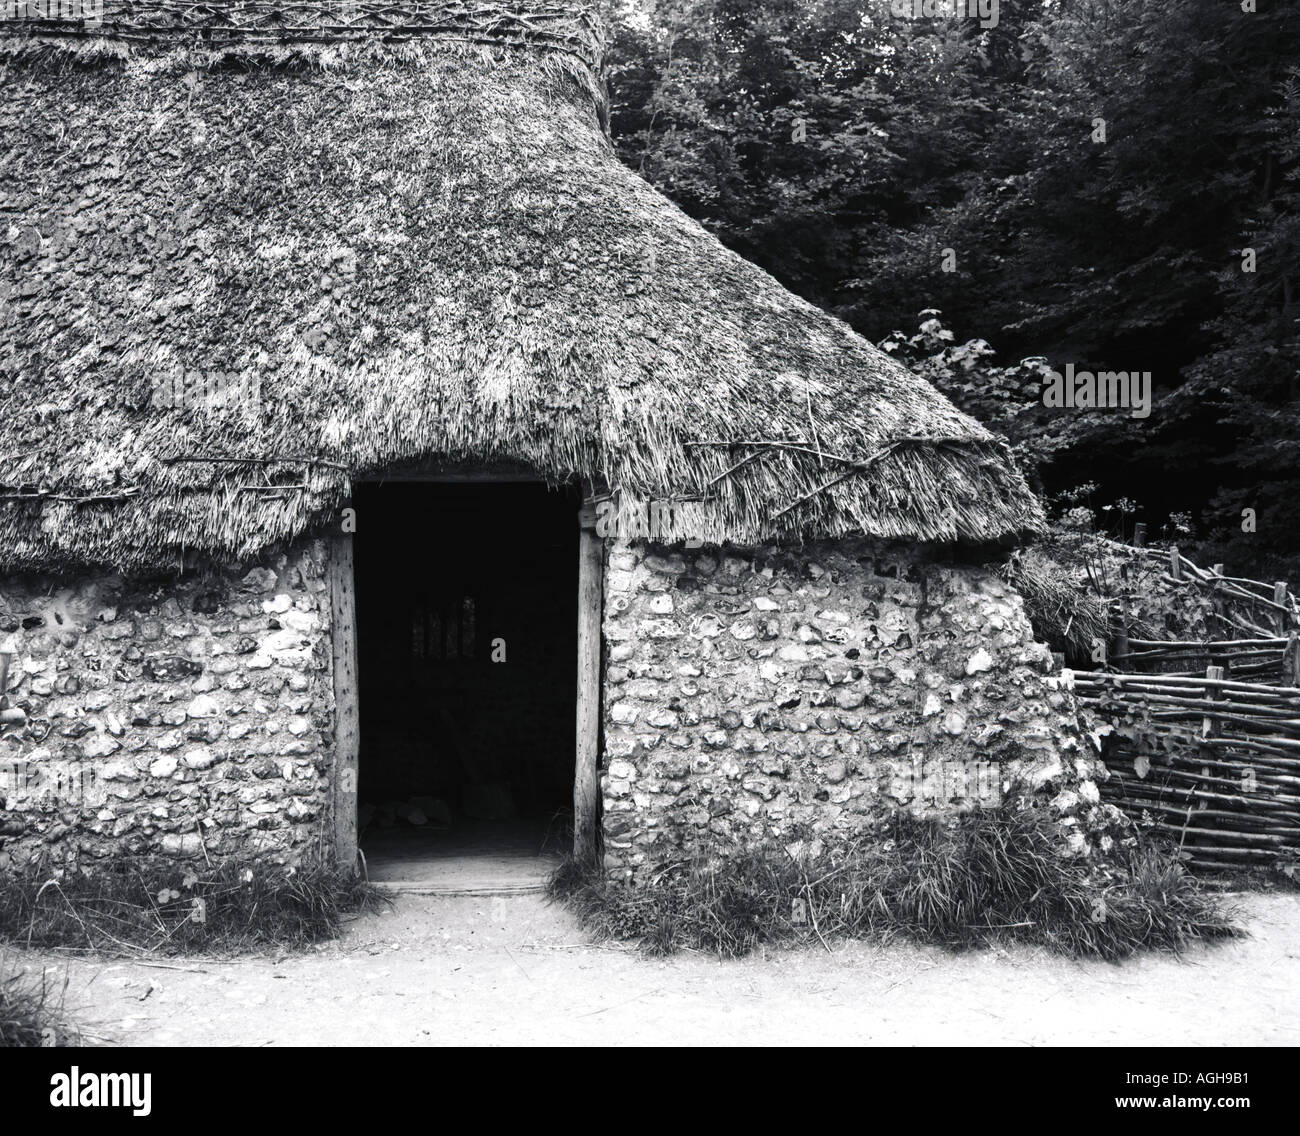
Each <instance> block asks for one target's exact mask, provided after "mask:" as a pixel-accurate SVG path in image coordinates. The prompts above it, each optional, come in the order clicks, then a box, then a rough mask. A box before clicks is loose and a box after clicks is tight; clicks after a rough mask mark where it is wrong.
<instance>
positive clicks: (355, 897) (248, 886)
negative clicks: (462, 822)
mask: <svg viewBox="0 0 1300 1136" xmlns="http://www.w3.org/2000/svg"><path fill="white" fill-rule="evenodd" d="M387 902H388V900H387V899H386V898H385V897H384V895H383V893H382V892H380V891H379V890H378V889H377V888H375V887H374V886H373V885H371V884H368V883H366V882H364V881H362V880H360V879H358V878H356V877H355V876H353V875H351V874H350V873H348V872H343V871H339V870H336V869H333V868H324V867H309V868H297V869H294V868H285V867H279V866H266V865H258V864H247V863H241V862H229V863H225V864H221V865H217V866H214V867H207V868H197V867H190V866H186V865H182V864H177V863H176V862H175V861H173V860H167V859H162V858H156V859H155V858H145V859H135V860H122V861H115V862H108V863H105V864H97V865H95V867H94V868H93V869H90V870H80V869H65V868H59V867H55V866H52V865H51V864H49V863H46V862H43V861H36V862H32V863H30V864H28V865H26V866H19V867H15V868H13V869H10V870H8V871H6V872H5V873H4V874H3V875H0V942H7V943H9V944H11V945H13V946H18V947H59V948H71V949H74V950H75V949H82V950H85V951H88V952H109V953H121V952H126V953H129V954H142V953H156V954H186V953H204V954H208V953H218V954H221V953H230V954H237V953H241V952H244V951H249V950H257V949H263V948H267V947H275V948H283V949H290V950H292V949H295V948H301V947H306V946H310V945H311V944H313V943H318V942H322V941H324V940H327V939H332V938H334V937H336V936H337V935H338V933H339V931H340V929H341V928H342V925H343V922H344V920H345V918H346V917H347V916H349V915H354V914H360V913H362V912H366V911H372V910H375V909H376V908H377V907H379V906H380V905H381V904H384V903H387Z"/></svg>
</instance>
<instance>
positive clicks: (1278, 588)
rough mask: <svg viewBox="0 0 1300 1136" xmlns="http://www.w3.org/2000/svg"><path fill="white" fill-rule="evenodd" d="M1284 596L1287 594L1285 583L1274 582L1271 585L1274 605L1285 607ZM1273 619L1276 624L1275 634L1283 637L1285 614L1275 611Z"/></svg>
mask: <svg viewBox="0 0 1300 1136" xmlns="http://www.w3.org/2000/svg"><path fill="white" fill-rule="evenodd" d="M1286 594H1287V582H1286V581H1285V580H1277V581H1276V582H1274V584H1273V602H1274V603H1275V604H1282V605H1283V606H1285V605H1286ZM1273 619H1274V621H1275V622H1276V623H1277V633H1278V634H1279V635H1285V634H1286V624H1287V619H1286V612H1285V611H1275V612H1274V613H1273Z"/></svg>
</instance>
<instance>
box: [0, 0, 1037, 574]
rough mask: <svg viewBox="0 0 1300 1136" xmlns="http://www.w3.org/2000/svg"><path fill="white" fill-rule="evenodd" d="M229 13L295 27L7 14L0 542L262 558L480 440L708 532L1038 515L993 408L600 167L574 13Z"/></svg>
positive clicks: (603, 142)
mask: <svg viewBox="0 0 1300 1136" xmlns="http://www.w3.org/2000/svg"><path fill="white" fill-rule="evenodd" d="M218 7H220V6H218ZM235 7H242V8H244V9H258V8H276V9H277V10H280V11H281V12H287V13H289V15H290V16H292V19H289V18H287V17H286V18H281V19H280V20H279V23H278V24H277V22H276V20H275V19H272V18H270V17H269V16H267V14H266V13H262V16H261V18H259V19H258V20H255V21H252V22H251V23H250V24H249V26H248V27H246V28H244V30H242V31H241V25H240V24H239V21H238V20H236V19H235V18H234V17H231V16H220V17H218V16H213V17H212V18H211V19H210V20H208V21H207V22H205V19H206V18H205V17H203V12H205V11H211V6H208V5H187V4H176V5H165V4H148V3H143V2H141V3H133V4H114V3H112V2H111V0H110V2H109V3H108V4H107V5H106V10H105V14H104V18H103V23H102V26H100V27H98V28H86V27H84V26H81V25H77V26H73V25H67V26H66V27H62V28H60V27H54V26H52V25H50V24H49V22H48V21H46V22H39V21H38V22H36V23H32V22H31V21H26V22H25V21H21V20H20V21H9V22H4V23H0V85H2V86H3V88H4V90H5V99H4V100H3V102H2V103H0V202H3V204H4V206H5V209H6V211H5V213H4V214H3V218H2V219H0V399H2V400H3V401H2V402H0V564H2V565H4V566H6V567H9V568H36V567H47V566H49V565H52V564H60V563H103V564H112V565H118V566H123V567H142V566H153V565H159V564H163V563H173V564H174V563H175V562H176V558H177V555H178V553H184V552H185V551H203V552H211V553H218V554H228V555H247V554H250V553H253V552H255V551H257V550H258V549H260V548H261V547H263V546H265V545H267V544H268V543H270V542H273V541H277V540H285V539H289V538H292V537H294V536H296V535H298V534H300V533H302V532H305V531H307V530H309V529H311V528H312V527H313V526H317V525H319V524H322V523H324V522H327V521H330V520H334V519H336V518H337V516H338V510H339V509H340V507H341V506H343V505H344V504H346V502H347V499H348V496H349V493H350V486H351V482H352V480H353V479H355V478H357V477H361V476H367V475H373V474H375V473H377V472H380V471H385V470H392V469H395V468H398V467H415V466H420V467H431V466H438V467H451V466H475V467H479V466H483V465H485V464H491V463H498V464H505V465H508V466H510V467H511V468H522V469H527V470H530V471H535V472H537V473H539V474H540V475H542V476H544V477H546V478H548V479H551V480H553V481H555V482H557V483H558V482H564V481H568V480H571V479H573V478H575V477H581V478H583V479H585V480H586V481H587V482H588V483H589V484H591V485H593V486H595V487H597V488H599V489H608V490H611V491H617V492H619V493H620V494H622V495H623V497H624V499H626V500H630V501H632V502H644V501H651V500H655V501H671V502H676V503H677V507H676V508H675V509H673V510H672V512H671V513H669V514H667V516H669V517H671V524H672V526H673V528H672V532H671V534H668V535H676V536H683V537H695V538H700V539H704V540H711V541H723V540H731V541H736V542H754V541H758V540H763V539H770V538H774V537H788V538H800V537H813V536H816V537H836V536H840V535H848V534H856V533H866V534H868V535H871V536H877V537H881V538H889V539H920V540H930V541H948V540H957V539H964V540H971V541H987V540H995V539H999V538H1003V537H1006V536H1008V535H1011V534H1016V533H1020V532H1024V531H1027V530H1033V529H1036V528H1037V527H1038V526H1039V525H1040V523H1041V513H1040V511H1039V506H1038V504H1037V502H1036V501H1035V499H1034V498H1033V496H1032V494H1031V493H1030V492H1029V490H1028V489H1027V487H1026V485H1025V483H1024V481H1023V479H1022V478H1021V476H1020V474H1019V473H1018V472H1016V471H1015V470H1014V468H1013V467H1012V466H1011V465H1010V463H1009V460H1008V458H1007V456H1006V453H1005V450H1004V449H1003V448H1002V446H1001V445H1000V444H999V443H998V441H997V440H996V439H995V438H994V437H993V436H992V435H991V434H990V433H989V432H988V431H987V430H985V429H984V428H983V427H981V426H980V425H979V424H977V423H976V422H974V421H973V420H972V419H970V418H968V417H966V416H965V415H963V414H961V413H960V412H958V411H957V410H956V409H955V408H954V407H952V406H951V405H950V404H949V403H948V402H947V401H946V400H945V399H944V398H943V397H942V396H940V395H939V394H938V393H936V392H935V391H934V390H933V389H932V388H931V387H929V386H928V385H927V384H926V383H924V382H922V381H920V380H919V379H917V378H916V377H915V376H913V375H912V374H911V373H910V372H908V371H906V370H905V369H904V368H902V367H901V366H900V365H898V364H896V363H894V362H893V361H892V360H890V359H889V358H887V357H886V356H885V355H884V354H883V353H881V352H880V351H878V350H876V349H875V348H874V347H872V346H871V345H870V344H869V343H867V342H865V341H864V340H862V339H861V338H859V337H858V336H856V335H854V334H853V333H852V332H851V331H850V330H849V329H848V327H846V326H845V325H844V324H843V323H841V322H839V321H838V320H836V319H834V318H832V317H831V316H829V315H827V314H825V313H824V312H821V311H819V310H818V309H816V308H814V307H812V306H811V305H809V304H807V303H805V302H803V301H802V300H800V299H798V298H796V297H794V296H792V295H791V294H790V293H788V292H786V291H785V290H784V289H783V288H781V287H780V285H778V284H777V283H776V282H775V281H774V280H772V279H771V278H770V277H769V276H768V275H766V274H765V273H764V272H762V271H761V270H760V269H758V268H756V267H755V266H753V265H752V264H749V263H747V262H746V261H744V260H742V259H741V258H739V257H738V256H736V255H734V254H733V253H731V252H729V251H727V250H726V249H725V248H723V247H722V246H721V245H720V244H719V242H718V241H716V240H715V239H714V238H713V237H712V236H710V235H709V234H708V233H707V232H705V230H703V229H702V228H701V227H700V226H699V225H697V224H696V223H695V222H693V221H691V220H690V219H689V218H687V217H686V216H685V215H684V214H682V213H681V212H680V211H679V210H678V209H677V208H676V207H675V206H673V205H672V204H671V203H670V202H668V201H667V200H666V199H665V198H663V197H662V196H661V195H659V194H658V193H657V192H655V191H654V190H653V189H652V188H651V187H650V186H648V185H647V184H645V183H644V182H643V181H642V180H641V179H639V178H638V177H637V176H636V175H635V174H634V173H632V172H630V171H629V170H627V169H625V168H624V167H623V166H621V165H620V164H619V162H618V161H617V159H616V157H615V155H614V153H613V150H612V147H611V146H610V144H609V141H608V139H607V138H606V136H605V134H604V131H603V129H602V125H601V118H602V111H601V103H602V97H603V96H602V93H601V86H600V83H599V80H598V77H597V74H596V72H595V71H594V70H593V68H592V66H591V63H592V61H593V60H594V59H595V58H596V56H595V54H594V53H595V39H594V35H595V32H594V30H593V25H592V24H591V23H590V21H589V20H588V19H587V18H586V17H585V16H583V15H581V13H578V14H574V13H571V12H569V11H568V10H567V9H565V8H556V7H554V6H549V7H548V6H544V5H537V6H532V5H530V6H525V7H520V6H518V5H498V6H496V8H493V7H492V6H485V5H475V6H472V7H471V6H467V5H462V4H424V5H415V6H410V7H409V8H407V9H403V8H402V6H393V5H384V6H382V7H381V6H379V5H371V6H370V7H367V6H366V5H356V4H353V5H348V4H315V5H297V4H285V5H280V6H276V5H257V4H252V5H243V6H235ZM358 9H360V10H362V11H363V13H365V12H369V13H370V16H366V17H364V18H363V17H359V16H358V15H357V11H358ZM181 10H183V12H182V14H181V15H179V16H178V15H176V13H177V12H178V11H181ZM150 11H153V12H154V17H153V20H154V25H155V26H154V27H153V28H152V29H151V28H150V27H148V26H146V25H148V24H149V18H148V13H149V12H150ZM403 11H406V12H407V14H406V15H405V16H403V15H401V13H402V12H403ZM494 11H495V12H496V13H497V17H496V18H493V17H492V13H493V12H494ZM376 12H379V13H381V14H380V15H375V13H376ZM395 12H396V13H397V14H396V15H394V13H395ZM115 13H116V15H115ZM160 13H161V14H160ZM168 13H171V17H169V18H166V19H165V18H164V16H166V15H167V14H168ZM382 13H388V15H387V16H382ZM295 21H296V22H295ZM530 29H531V30H530ZM63 33H67V34H63ZM791 144H792V145H796V144H798V143H793V142H792V143H791ZM181 375H191V376H193V375H199V376H204V377H206V380H207V389H206V394H204V395H203V396H202V397H194V396H193V391H194V389H195V384H194V383H193V382H192V381H191V383H190V386H189V387H188V388H187V389H188V390H189V391H190V394H189V395H188V396H187V397H183V398H180V399H176V398H169V399H159V397H158V392H159V390H160V389H167V390H172V391H173V393H174V390H175V381H176V377H177V376H181ZM212 376H218V378H219V381H216V382H215V383H214V382H213V379H212ZM250 377H253V378H255V379H256V382H255V383H250V381H249V379H250ZM200 385H201V384H200ZM259 388H260V397H257V398H253V397H251V396H250V394H249V392H250V391H251V390H254V389H259ZM232 391H233V392H236V393H234V394H232V393H231V392H232ZM790 506H793V507H792V508H791V507H790Z"/></svg>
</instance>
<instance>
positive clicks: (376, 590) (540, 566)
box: [353, 482, 579, 857]
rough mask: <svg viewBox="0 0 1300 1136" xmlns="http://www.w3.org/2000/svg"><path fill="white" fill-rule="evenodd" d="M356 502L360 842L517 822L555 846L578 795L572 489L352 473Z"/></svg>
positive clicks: (474, 831) (474, 832) (479, 840)
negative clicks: (381, 479) (357, 478)
mask: <svg viewBox="0 0 1300 1136" xmlns="http://www.w3.org/2000/svg"><path fill="white" fill-rule="evenodd" d="M354 504H355V507H356V517H357V533H356V537H355V538H354V542H353V543H354V549H355V552H354V555H355V564H356V587H357V591H356V602H357V653H358V671H359V683H360V691H359V695H360V711H361V754H360V769H359V775H360V776H359V780H358V826H359V828H360V830H361V832H360V838H361V847H362V850H363V851H364V852H365V853H366V855H367V857H372V856H373V854H374V853H375V852H382V851H384V850H385V849H391V848H392V847H394V842H397V843H399V844H401V845H402V847H403V849H405V851H404V852H403V853H402V854H404V855H407V854H409V850H410V847H411V842H412V841H413V840H418V841H422V842H429V841H433V842H434V843H436V842H437V841H439V840H442V842H443V844H444V845H451V844H456V845H457V846H459V847H461V848H466V847H476V846H487V847H491V846H492V844H493V842H494V841H500V842H506V843H508V842H516V843H517V842H518V841H519V839H520V834H521V833H523V834H524V842H525V843H531V842H532V840H533V835H532V834H540V837H543V838H544V842H545V843H546V844H547V845H549V846H550V847H551V848H553V849H554V848H559V847H560V846H561V845H562V844H563V843H564V841H565V839H566V833H567V832H568V831H571V819H570V818H571V814H572V808H573V771H574V733H573V731H574V703H575V698H576V677H575V676H576V670H577V545H578V524H577V510H578V505H579V500H578V497H577V494H576V491H574V492H568V491H562V490H550V489H547V487H546V486H544V485H540V484H535V483H521V482H516V483H497V484H476V483H438V482H390V483H387V484H381V485H362V486H358V488H357V492H356V496H355V501H354ZM440 834H441V835H440ZM494 834H495V835H494Z"/></svg>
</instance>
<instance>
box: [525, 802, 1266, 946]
mask: <svg viewBox="0 0 1300 1136" xmlns="http://www.w3.org/2000/svg"><path fill="white" fill-rule="evenodd" d="M1058 839H1059V838H1058V837H1057V836H1056V835H1055V832H1054V827H1053V824H1052V822H1051V821H1050V819H1049V818H1048V817H1046V815H1044V814H1042V813H1041V812H1039V811H1038V810H1030V809H1019V810H1014V809H998V810H985V811H981V812H978V813H970V814H966V815H964V816H961V817H956V818H949V819H947V820H929V819H918V818H915V817H912V816H909V815H903V814H900V815H899V816H897V817H895V818H893V819H891V820H890V821H889V822H888V824H887V825H886V826H885V827H884V828H883V829H882V830H881V831H879V832H877V833H875V834H872V835H871V836H869V837H864V838H862V839H860V840H857V841H853V842H845V843H843V844H840V845H838V846H835V847H827V848H825V849H823V850H822V851H820V852H818V853H817V854H816V855H810V854H802V855H793V854H791V853H789V852H788V851H786V850H785V849H783V848H777V849H775V850H774V849H770V848H768V849H760V848H751V849H746V850H744V851H743V852H741V853H739V854H736V855H732V856H729V857H727V858H726V859H718V858H716V857H715V858H710V857H706V856H702V855H697V856H694V857H692V858H691V859H689V860H688V861H685V862H682V863H679V864H675V865H671V866H669V867H666V868H664V869H662V870H661V871H659V872H658V873H657V874H655V875H653V876H651V877H650V878H649V879H647V880H646V881H644V882H643V883H639V884H636V885H628V884H625V883H621V882H618V881H612V880H609V879H608V878H606V877H605V876H604V875H603V874H601V873H599V872H598V871H596V870H595V869H587V870H583V869H582V868H581V867H580V866H578V865H576V864H574V863H573V862H572V861H570V862H568V863H566V864H565V865H563V866H562V867H561V868H560V869H558V870H557V872H556V873H555V874H554V875H553V876H552V878H551V880H550V881H549V883H548V888H547V891H548V895H550V897H551V898H552V899H553V900H556V901H560V902H563V903H564V904H565V905H566V906H568V907H569V908H570V909H571V910H573V911H574V912H575V913H576V915H577V916H578V919H579V921H580V922H581V924H582V925H583V927H584V928H585V929H586V930H587V931H588V932H589V933H591V934H592V935H593V936H595V937H596V938H601V939H626V940H636V941H638V942H639V943H640V945H641V947H642V948H643V949H644V950H645V951H646V952H648V953H650V954H655V955H663V954H671V953H673V952H674V951H677V950H682V949H690V950H701V951H707V952H709V953H712V954H717V955H719V956H720V957H724V958H734V957H739V956H742V955H745V954H748V953H750V952H751V951H753V950H754V949H755V948H756V947H757V946H759V945H760V944H769V945H775V946H780V945H796V944H802V943H810V942H811V943H815V942H818V941H820V942H821V943H823V944H829V941H830V940H831V939H833V938H841V939H842V938H858V939H867V940H873V941H877V942H887V941H889V940H890V939H892V938H897V937H904V938H908V939H911V940H914V941H917V942H923V943H933V944H937V945H940V946H944V947H948V948H952V949H962V948H970V947H980V946H989V945H994V944H1002V943H1027V944H1035V945H1039V946H1043V947H1046V948H1048V949H1049V950H1051V951H1053V952H1055V953H1058V954H1062V955H1066V956H1069V957H1072V958H1101V959H1122V958H1126V957H1128V956H1130V955H1132V954H1134V953H1136V952H1138V951H1140V950H1149V949H1163V950H1172V951H1179V950H1181V949H1183V948H1184V947H1185V946H1187V945H1188V944H1190V943H1193V942H1196V941H1203V940H1204V941H1208V940H1215V939H1222V938H1229V937H1234V936H1239V935H1241V934H1243V933H1244V932H1242V931H1241V930H1240V928H1239V927H1237V926H1236V924H1235V922H1234V920H1235V917H1236V916H1235V912H1232V911H1229V910H1226V909H1224V908H1223V907H1222V906H1221V904H1220V901H1219V900H1218V899H1217V898H1216V897H1215V896H1213V895H1211V894H1209V893H1207V892H1205V891H1203V890H1202V888H1201V885H1200V884H1199V882H1198V881H1197V880H1196V879H1195V878H1194V877H1192V876H1190V875H1188V874H1187V872H1186V871H1185V870H1184V869H1183V867H1182V865H1181V864H1179V863H1178V862H1177V861H1176V860H1174V859H1173V858H1171V857H1170V856H1168V855H1166V854H1165V853H1163V852H1161V851H1159V850H1157V849H1140V850H1138V851H1136V852H1134V853H1131V854H1130V855H1129V857H1128V858H1127V859H1126V860H1124V861H1123V862H1118V861H1116V862H1112V863H1109V864H1107V865H1099V864H1094V863H1087V862H1084V861H1080V860H1072V859H1066V858H1064V857H1062V856H1061V855H1060V854H1059V853H1058V852H1057V851H1056V843H1057V841H1058Z"/></svg>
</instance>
